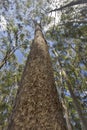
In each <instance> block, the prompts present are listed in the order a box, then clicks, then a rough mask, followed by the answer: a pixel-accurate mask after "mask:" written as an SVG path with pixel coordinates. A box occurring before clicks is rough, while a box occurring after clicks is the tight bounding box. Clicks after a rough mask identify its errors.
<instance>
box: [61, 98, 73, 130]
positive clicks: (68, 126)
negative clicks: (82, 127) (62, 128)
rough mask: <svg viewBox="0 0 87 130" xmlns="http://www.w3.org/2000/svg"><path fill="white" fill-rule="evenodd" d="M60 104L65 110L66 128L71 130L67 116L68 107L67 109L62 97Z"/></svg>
mask: <svg viewBox="0 0 87 130" xmlns="http://www.w3.org/2000/svg"><path fill="white" fill-rule="evenodd" d="M62 105H63V108H64V111H65V118H66V124H67V128H68V130H73V128H72V125H71V122H70V118H69V112H68V109H67V106H66V103H65V100H64V99H62Z"/></svg>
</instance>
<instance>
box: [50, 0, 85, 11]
mask: <svg viewBox="0 0 87 130" xmlns="http://www.w3.org/2000/svg"><path fill="white" fill-rule="evenodd" d="M86 3H87V0H77V1H72V2H70V3H69V4H67V5H65V6H62V7H60V8H55V9H53V10H51V11H49V12H48V13H51V12H54V11H60V10H62V9H65V8H67V7H71V6H74V5H78V4H86Z"/></svg>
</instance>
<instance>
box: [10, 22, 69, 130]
mask: <svg viewBox="0 0 87 130" xmlns="http://www.w3.org/2000/svg"><path fill="white" fill-rule="evenodd" d="M8 130H66V124H65V120H64V118H63V110H62V105H61V103H60V101H59V99H58V95H57V91H56V87H55V84H54V77H53V69H52V64H51V60H50V56H49V53H48V47H47V44H46V40H45V39H44V36H43V34H42V31H41V27H40V25H39V24H36V29H35V38H34V41H33V43H32V46H31V51H30V54H29V56H28V59H27V63H26V66H25V69H24V73H23V76H22V79H21V84H20V87H19V90H18V93H17V97H16V102H15V106H14V108H13V112H12V116H11V119H10V122H9V126H8Z"/></svg>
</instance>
